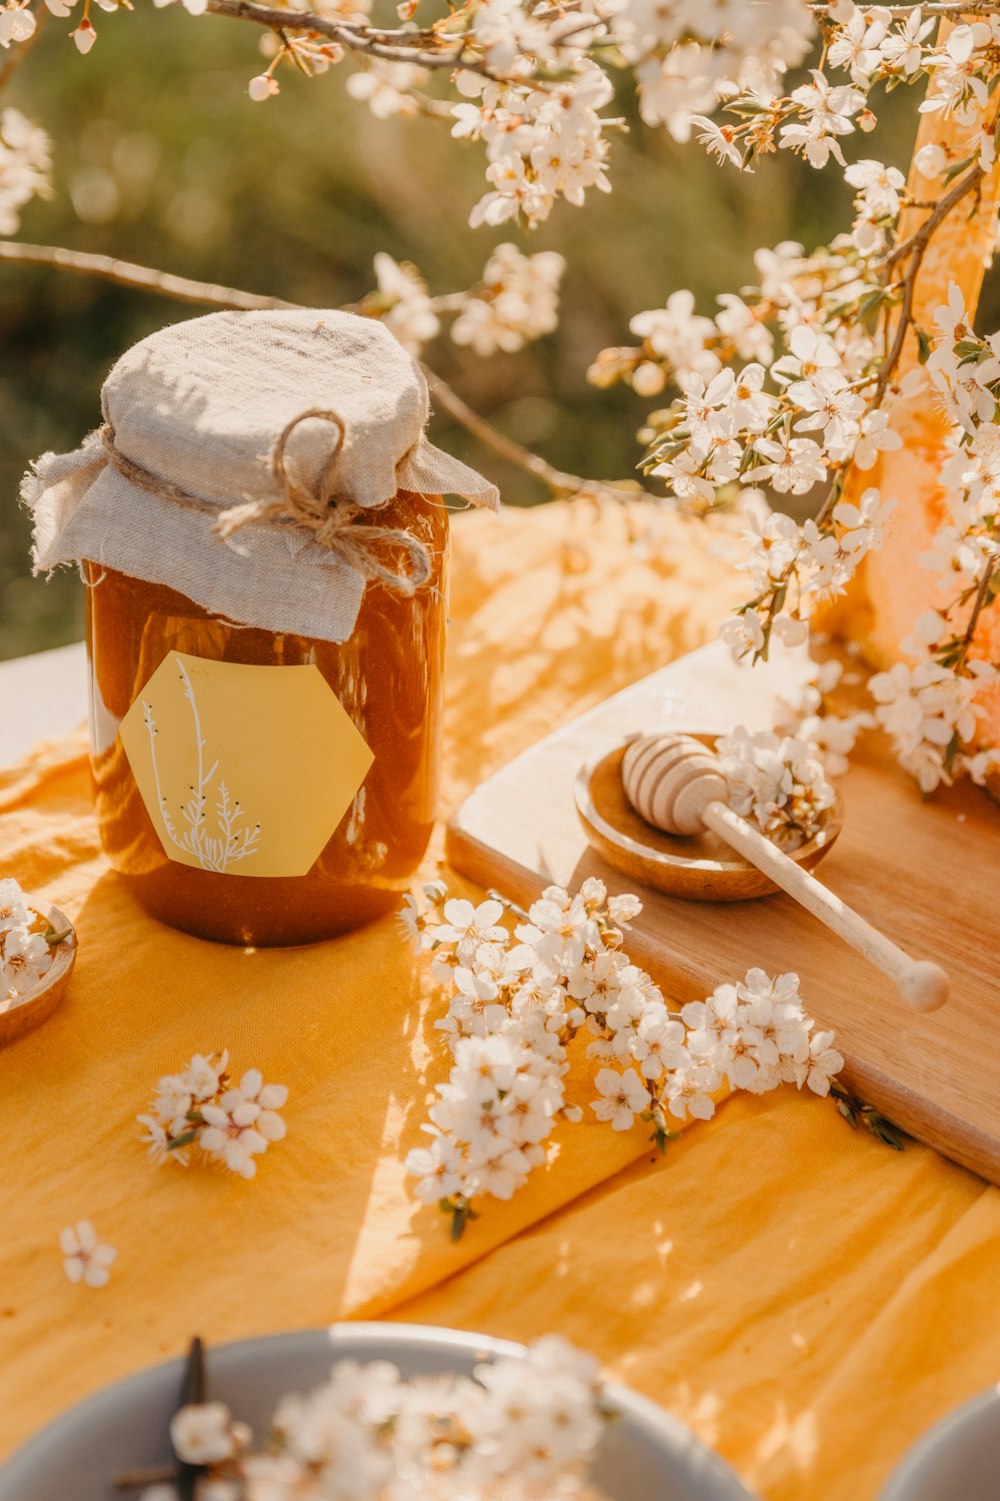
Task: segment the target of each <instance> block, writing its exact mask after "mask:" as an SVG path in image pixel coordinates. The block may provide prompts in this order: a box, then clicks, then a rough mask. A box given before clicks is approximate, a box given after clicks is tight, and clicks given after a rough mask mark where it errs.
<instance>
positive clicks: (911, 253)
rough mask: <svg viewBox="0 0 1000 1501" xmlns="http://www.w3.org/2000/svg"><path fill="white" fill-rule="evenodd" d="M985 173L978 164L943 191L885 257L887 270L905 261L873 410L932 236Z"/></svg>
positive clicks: (899, 345)
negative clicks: (900, 298)
mask: <svg viewBox="0 0 1000 1501" xmlns="http://www.w3.org/2000/svg"><path fill="white" fill-rule="evenodd" d="M985 175H986V174H985V173H984V172H983V169H982V167H980V166H978V165H977V166H975V167H972V168H971V169H970V170H969V171H968V172H967V173H966V174H965V176H964V177H960V178H959V179H958V181H957V182H956V183H955V184H954V185H953V186H952V187H951V188H950V189H949V190H948V192H947V193H945V195H944V197H943V198H940V199H939V200H938V202H937V203H936V204H935V206H934V209H933V211H932V212H931V213H929V214H928V215H927V218H926V219H925V220H924V222H923V224H921V226H920V228H919V229H918V230H917V231H916V232H915V233H914V234H912V235H910V237H909V238H908V239H906V240H904V241H903V243H902V244H901V245H897V246H896V248H895V249H894V250H893V252H892V254H891V255H890V256H889V258H888V261H887V263H886V265H887V269H891V268H892V267H893V266H896V265H898V264H899V263H900V262H901V261H902V260H904V259H905V260H906V263H907V264H906V271H905V273H904V276H903V304H902V307H901V308H900V310H899V321H898V322H897V324H896V331H895V334H894V336H893V341H892V346H891V348H890V349H889V352H888V354H887V355H886V357H885V359H884V360H883V361H882V368H881V369H880V370H879V373H878V380H877V382H876V384H875V393H874V396H873V398H872V410H873V411H874V410H875V409H876V408H877V407H879V406H880V405H881V404H882V399H883V397H884V396H885V393H886V390H887V388H888V385H889V381H890V380H891V379H892V374H893V371H894V370H895V369H896V366H897V365H898V364H899V361H900V357H901V356H902V353H903V347H904V345H905V343H906V336H907V334H908V333H909V331H910V328H911V326H912V323H913V299H914V295H915V292H916V286H917V277H918V276H919V274H920V267H921V265H922V264H923V259H924V256H925V255H926V253H927V247H928V245H929V244H930V240H931V236H932V235H933V234H934V231H935V230H936V229H937V228H938V226H939V225H940V224H941V223H943V221H944V220H945V219H947V217H948V215H949V214H950V213H951V211H952V209H954V208H955V206H956V204H959V203H961V201H962V199H963V198H965V197H966V196H967V195H968V194H969V193H971V192H973V191H974V190H975V189H977V188H978V187H979V184H980V183H981V182H982V180H983V178H984V177H985Z"/></svg>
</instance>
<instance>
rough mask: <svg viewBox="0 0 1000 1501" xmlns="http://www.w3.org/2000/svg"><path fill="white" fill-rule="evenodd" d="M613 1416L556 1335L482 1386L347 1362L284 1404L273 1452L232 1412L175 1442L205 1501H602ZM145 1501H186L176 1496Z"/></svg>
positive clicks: (210, 1412) (582, 1361) (592, 1374)
mask: <svg viewBox="0 0 1000 1501" xmlns="http://www.w3.org/2000/svg"><path fill="white" fill-rule="evenodd" d="M608 1416H609V1414H608V1411H607V1409H606V1407H605V1404H604V1401H603V1397H602V1388H601V1384H600V1381H599V1378H598V1367H597V1362H596V1361H595V1360H593V1359H592V1358H591V1357H590V1356H587V1355H583V1354H581V1353H580V1352H579V1351H577V1350H575V1349H574V1348H573V1347H572V1346H571V1345H569V1344H568V1343H567V1342H566V1341H565V1340H563V1339H561V1338H560V1337H559V1336H557V1335H548V1336H545V1337H543V1338H541V1339H539V1340H536V1341H535V1342H534V1344H532V1345H531V1346H530V1347H529V1348H528V1350H527V1352H526V1353H525V1355H524V1357H523V1358H521V1357H517V1356H498V1357H496V1358H495V1359H492V1360H488V1361H483V1362H482V1363H481V1364H479V1365H477V1366H476V1367H475V1371H474V1375H473V1376H459V1375H444V1376H435V1377H434V1378H433V1379H428V1378H420V1377H415V1378H412V1379H409V1380H408V1379H405V1378H404V1377H403V1376H402V1374H401V1372H400V1371H399V1369H398V1368H397V1367H396V1366H395V1365H393V1364H391V1363H390V1362H389V1361H377V1362H373V1363H371V1364H368V1365H362V1364H360V1363H359V1362H357V1361H353V1360H342V1361H338V1362H337V1364H336V1365H334V1366H333V1368H332V1370H331V1371H330V1375H329V1378H328V1379H327V1381H326V1382H324V1383H323V1385H322V1386H319V1387H316V1388H315V1389H314V1390H313V1391H310V1392H307V1393H304V1394H294V1395H289V1396H286V1397H284V1398H282V1400H281V1401H280V1402H279V1404H278V1407H277V1409H276V1411H275V1413H274V1417H273V1420H272V1423H271V1436H270V1440H269V1442H268V1446H267V1448H266V1449H265V1450H262V1451H256V1450H254V1449H253V1448H252V1434H251V1432H250V1429H249V1428H248V1427H247V1425H246V1424H245V1423H241V1422H238V1421H237V1420H235V1419H234V1418H233V1415H232V1413H231V1412H230V1410H229V1408H228V1407H227V1406H226V1405H225V1403H223V1402H205V1403H199V1404H192V1405H189V1406H187V1407H182V1408H181V1410H180V1411H179V1412H178V1413H177V1414H176V1415H175V1417H174V1419H173V1421H172V1423H171V1425H170V1434H171V1440H172V1442H173V1446H174V1451H175V1453H176V1455H177V1457H178V1459H179V1460H181V1461H182V1462H184V1463H186V1464H189V1465H197V1466H199V1467H200V1468H201V1469H202V1472H203V1475H204V1478H203V1480H202V1482H201V1489H200V1490H199V1496H201V1497H203V1498H204V1501H300V1498H305V1497H307V1496H312V1497H317V1498H319V1497H331V1498H333V1497H339V1498H350V1501H465V1498H471V1497H473V1496H474V1497H476V1498H477V1501H598V1498H597V1495H596V1492H595V1491H594V1490H593V1488H592V1486H591V1485H590V1484H589V1483H588V1480H587V1471H588V1469H589V1467H590V1465H591V1464H592V1462H593V1458H594V1454H595V1451H596V1449H597V1445H598V1442H599V1440H600V1438H601V1434H602V1433H603V1431H604V1428H605V1425H606V1423H607V1421H608ZM143 1501H177V1491H176V1488H175V1487H174V1486H172V1485H169V1484H165V1485H157V1486H155V1487H151V1488H149V1489H147V1490H146V1492H145V1493H144V1495H143Z"/></svg>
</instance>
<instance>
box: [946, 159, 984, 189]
mask: <svg viewBox="0 0 1000 1501" xmlns="http://www.w3.org/2000/svg"><path fill="white" fill-rule="evenodd" d="M975 159H976V158H975V157H974V156H966V157H963V159H962V160H961V161H960V162H956V163H955V164H954V166H952V167H949V168H948V170H947V172H946V173H945V174H944V177H943V178H942V179H941V180H942V182H944V183H949V182H951V181H952V179H953V178H956V177H958V175H959V173H961V172H964V171H965V169H966V167H971V166H972V163H973V162H974V161H975Z"/></svg>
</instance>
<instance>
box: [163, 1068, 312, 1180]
mask: <svg viewBox="0 0 1000 1501" xmlns="http://www.w3.org/2000/svg"><path fill="white" fill-rule="evenodd" d="M287 1099H288V1090H287V1089H286V1088H285V1086H284V1084H265V1083H264V1077H263V1075H262V1074H261V1072H260V1070H259V1069H256V1068H251V1069H247V1071H246V1072H245V1073H244V1074H243V1076H242V1078H241V1079H240V1082H239V1084H238V1085H236V1084H233V1083H232V1081H231V1079H230V1075H229V1054H228V1052H225V1051H224V1052H222V1053H211V1054H208V1055H205V1054H202V1053H196V1054H195V1056H194V1057H193V1058H192V1059H191V1061H190V1063H188V1064H187V1065H186V1067H185V1068H183V1069H182V1070H181V1072H180V1073H178V1074H166V1075H164V1077H163V1078H162V1079H161V1080H160V1081H159V1083H158V1085H157V1087H156V1094H155V1095H154V1097H153V1099H152V1101H151V1102H150V1107H149V1114H146V1115H140V1116H139V1117H138V1120H139V1123H140V1125H142V1126H144V1127H145V1132H144V1134H143V1136H142V1138H141V1139H142V1140H143V1141H144V1142H145V1143H146V1145H147V1146H148V1148H149V1155H150V1157H151V1158H152V1159H153V1161H154V1162H156V1163H164V1162H167V1161H170V1160H172V1161H174V1162H179V1163H181V1165H182V1166H185V1167H186V1166H187V1165H188V1163H189V1162H190V1160H191V1153H192V1152H196V1153H199V1154H200V1155H201V1156H202V1157H203V1158H205V1159H206V1160H209V1161H213V1162H217V1163H219V1164H221V1166H223V1167H226V1168H228V1169H229V1171H230V1172H232V1173H237V1174H238V1175H239V1176H240V1177H241V1178H252V1177H254V1176H255V1174H256V1172H257V1163H256V1161H255V1159H256V1158H257V1157H259V1156H260V1155H262V1154H263V1153H264V1152H266V1151H267V1148H268V1146H269V1144H270V1143H272V1142H276V1141H281V1140H282V1139H283V1137H284V1135H285V1122H284V1120H283V1119H282V1117H281V1116H280V1115H279V1114H278V1111H279V1110H281V1109H282V1107H283V1106H284V1104H285V1103H286V1101H287Z"/></svg>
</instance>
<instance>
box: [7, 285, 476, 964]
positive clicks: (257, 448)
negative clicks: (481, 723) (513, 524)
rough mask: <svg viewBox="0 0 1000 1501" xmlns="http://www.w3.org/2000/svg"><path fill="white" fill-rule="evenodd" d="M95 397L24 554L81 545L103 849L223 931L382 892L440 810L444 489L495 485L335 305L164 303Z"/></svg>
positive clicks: (172, 909)
mask: <svg viewBox="0 0 1000 1501" xmlns="http://www.w3.org/2000/svg"><path fill="white" fill-rule="evenodd" d="M103 408H104V417H105V422H104V425H103V426H102V428H101V429H100V430H99V431H98V433H97V434H94V435H92V436H91V438H90V439H88V440H87V442H86V443H85V444H84V446H83V448H82V449H81V450H79V451H78V452H77V454H75V455H66V456H53V455H47V456H46V457H45V458H43V459H42V460H40V461H39V463H38V465H37V466H36V478H35V480H34V484H33V487H31V488H29V491H28V496H27V498H28V500H29V504H31V505H32V507H33V509H34V512H35V520H36V562H37V566H38V567H40V568H47V567H51V566H53V565H54V564H56V563H59V562H66V561H78V562H79V563H80V565H81V569H82V572H83V577H84V582H85V585H86V604H87V643H88V660H89V667H90V696H91V731H92V766H93V778H94V788H95V797H96V809H97V817H98V823H99V826H100V831H101V839H102V843H103V846H104V849H105V852H106V854H107V856H108V858H109V860H110V863H111V865H112V866H113V868H114V869H115V870H116V871H117V872H118V873H119V875H120V877H121V879H122V880H123V881H124V882H125V883H127V885H128V887H129V888H130V890H131V891H132V892H133V894H134V895H135V897H136V898H137V899H138V901H139V902H140V903H141V904H142V906H143V907H144V908H145V909H146V911H147V912H149V913H151V914H152V915H153V916H154V917H157V918H159V919H161V920H162V921H164V922H167V923H170V924H172V925H174V926H176V927H178V928H181V929H183V930H184V931H186V932H189V933H193V934H196V935H198V936H200V937H204V938H210V939H217V940H221V941H223V942H229V943H239V944H243V945H251V946H255V945H285V944H289V945H291V944H302V943H308V942H313V941H316V940H319V939H322V938H327V937H331V936H333V935H335V934H338V933H341V932H344V931H346V930H348V929H351V928H354V927H357V926H359V925H361V924H363V923H365V922H368V921H369V920H371V919H373V918H375V917H378V916H379V915H381V914H382V913H384V912H385V911H387V910H388V909H389V908H391V907H394V906H395V905H396V904H397V903H398V899H399V893H400V891H402V890H404V889H405V888H406V887H407V885H408V884H409V881H410V879H411V877H412V875H413V872H414V871H415V869H416V868H417V866H418V865H419V863H420V860H421V858H422V856H423V854H424V851H425V850H426V847H427V843H428V840H429V838H430V833H431V829H432V826H433V821H434V809H435V797H436V790H437V781H438V768H439V758H440V734H441V703H442V674H443V668H444V646H445V626H446V600H447V572H448V557H447V554H448V513H447V510H446V508H445V505H444V501H443V499H442V492H447V493H459V494H463V495H465V496H466V497H467V498H468V499H470V500H473V501H475V502H478V503H484V504H493V503H495V492H493V491H492V490H491V489H490V487H489V486H487V485H486V484H485V483H484V482H483V481H482V480H481V479H480V478H479V476H478V475H475V474H474V473H473V471H471V470H469V469H467V468H466V467H465V466H464V465H461V464H458V463H457V461H455V460H453V459H451V458H449V457H448V456H447V455H445V454H442V453H440V451H439V450H437V449H435V448H433V447H432V446H431V445H430V444H429V443H427V442H426V440H425V439H424V437H423V428H424V423H425V421H426V417H427V393H426V386H425V383H424V381H423V377H422V375H421V373H420V371H419V369H418V367H417V366H416V365H415V364H414V362H413V361H412V360H411V359H410V358H409V356H408V355H406V354H405V352H404V351H403V350H402V349H401V347H400V346H399V345H398V344H397V343H396V341H395V340H394V339H393V338H392V336H391V335H390V334H389V333H388V331H387V330H386V329H384V328H383V327H382V325H380V324H378V323H375V322H373V321H371V320H368V319H360V318H356V317H353V316H352V315H350V314H342V313H322V314H317V313H308V314H306V313H300V312H295V313H274V314H271V313H267V314H215V315H211V316H209V317H205V318H198V319H194V320H191V321H190V322H189V323H186V324H181V325H178V326H174V327H172V328H168V329H165V330H162V331H161V332H160V333H159V334H155V335H153V336H152V337H151V338H149V339H146V340H144V341H142V343H140V344H139V345H137V346H135V348H134V349H132V350H130V351H129V352H128V353H127V354H126V355H125V356H123V358H122V360H120V361H119V363H118V364H117V365H116V366H115V367H114V369H113V370H112V372H111V374H110V376H109V377H108V380H107V382H106V383H105V387H104V391H103Z"/></svg>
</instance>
